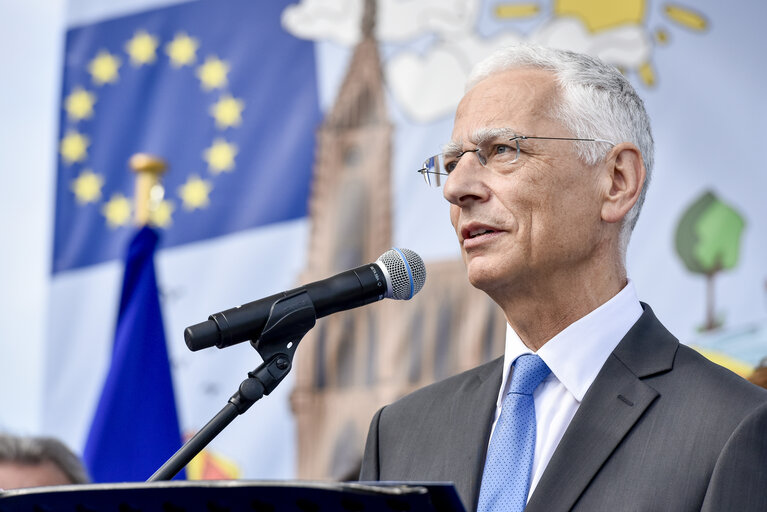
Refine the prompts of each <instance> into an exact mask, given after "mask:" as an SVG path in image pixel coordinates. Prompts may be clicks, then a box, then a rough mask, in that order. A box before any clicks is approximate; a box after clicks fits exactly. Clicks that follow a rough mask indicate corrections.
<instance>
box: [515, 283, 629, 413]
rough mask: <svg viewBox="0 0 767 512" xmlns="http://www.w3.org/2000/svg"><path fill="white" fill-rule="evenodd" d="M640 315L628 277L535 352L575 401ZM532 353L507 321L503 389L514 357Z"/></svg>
mask: <svg viewBox="0 0 767 512" xmlns="http://www.w3.org/2000/svg"><path fill="white" fill-rule="evenodd" d="M641 315H642V306H641V304H639V299H638V298H637V294H636V290H635V289H634V283H633V282H632V281H631V280H630V279H629V280H628V283H627V284H626V286H625V287H623V289H622V290H621V291H620V292H618V294H617V295H615V296H614V297H613V298H611V299H610V300H608V301H607V302H605V303H604V304H602V305H601V306H599V307H598V308H597V309H595V310H594V311H592V312H591V313H589V314H588V315H586V316H584V317H582V318H580V319H579V320H577V321H575V322H573V323H572V324H570V325H569V326H567V327H566V328H565V329H564V330H562V331H560V332H559V334H557V335H556V336H554V337H553V338H551V339H550V340H549V341H548V342H546V343H545V344H544V345H543V346H542V347H541V348H540V349H539V350H538V352H537V354H538V356H540V358H541V359H543V362H544V363H546V365H547V366H548V367H549V368H550V369H551V374H550V375H549V376H548V377H547V379H551V378H552V377H556V378H557V379H558V380H559V381H560V382H561V383H562V384H563V385H564V386H565V388H567V390H568V391H569V392H570V393H571V394H572V395H573V396H574V397H575V399H576V400H577V401H578V402H580V401H581V400H583V396H584V395H585V394H586V391H587V390H588V389H589V387H590V386H591V383H592V382H594V379H595V378H596V376H597V373H599V370H600V369H601V368H602V366H603V365H604V363H605V361H607V358H608V357H609V356H610V354H611V353H612V351H613V350H615V347H616V346H618V343H620V341H621V340H622V339H623V337H624V336H625V335H626V333H627V332H628V331H629V329H631V326H633V325H634V324H635V323H636V321H637V320H638V319H639V317H640V316H641ZM532 353H533V351H532V350H530V349H529V348H528V347H527V346H526V345H525V344H524V343H522V340H521V339H520V338H519V336H518V335H517V333H516V332H514V329H512V328H511V326H510V325H508V324H507V325H506V349H505V352H504V361H503V382H502V383H501V389H502V390H505V389H506V385H507V380H508V376H509V368H510V367H511V364H512V363H513V362H514V360H515V359H516V358H517V357H519V356H520V355H522V354H532ZM503 394H504V393H501V396H503Z"/></svg>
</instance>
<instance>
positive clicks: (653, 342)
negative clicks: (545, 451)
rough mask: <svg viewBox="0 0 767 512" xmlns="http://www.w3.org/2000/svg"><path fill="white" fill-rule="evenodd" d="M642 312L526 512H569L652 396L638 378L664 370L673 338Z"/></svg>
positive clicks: (605, 368) (668, 366) (646, 311)
mask: <svg viewBox="0 0 767 512" xmlns="http://www.w3.org/2000/svg"><path fill="white" fill-rule="evenodd" d="M642 307H643V308H644V313H643V314H642V316H641V317H640V319H639V320H638V321H637V323H636V324H635V325H634V326H633V327H632V328H631V330H630V331H629V332H628V333H627V334H626V336H625V337H624V338H623V340H621V342H620V343H619V344H618V347H616V349H615V351H614V352H613V353H612V354H611V355H610V357H609V358H608V359H607V361H606V362H605V364H604V366H603V367H602V369H601V370H600V372H599V374H598V375H597V378H596V379H595V380H594V382H593V384H592V385H591V387H590V388H589V390H588V392H587V393H586V395H585V396H584V398H583V402H582V403H581V405H580V407H579V408H578V412H577V413H576V414H575V416H574V417H573V420H572V422H571V423H570V426H569V427H568V429H567V431H566V432H565V434H564V436H563V437H562V441H561V442H560V443H559V446H558V447H557V449H556V451H555V452H554V455H553V456H552V458H551V461H549V464H548V466H547V467H546V470H545V471H544V473H543V476H542V477H541V480H540V482H539V483H538V485H537V487H536V488H535V492H534V493H533V495H532V496H531V499H530V501H529V503H528V505H527V508H526V509H525V510H526V512H536V511H540V512H543V511H550V510H570V509H571V508H572V507H573V505H574V504H575V502H576V501H577V500H578V498H579V497H580V495H581V494H582V493H583V491H584V490H585V489H586V487H587V486H588V485H589V483H590V482H591V480H592V479H593V478H594V476H595V475H596V474H597V472H598V471H599V470H600V468H601V467H602V466H603V465H604V463H605V461H606V460H607V459H608V458H609V457H610V454H612V452H613V451H614V450H615V448H616V447H617V446H618V444H619V443H620V442H621V440H622V439H623V438H624V437H625V436H626V435H627V434H628V432H629V431H630V430H631V428H632V427H633V426H634V424H635V423H636V422H637V421H638V420H639V419H640V418H641V417H642V415H643V414H644V413H645V411H646V410H647V408H648V407H649V406H650V404H651V403H652V402H653V401H654V400H655V399H656V398H657V397H658V393H657V391H655V390H654V389H653V388H651V387H650V386H648V385H647V384H645V383H644V382H642V378H644V377H647V376H649V375H653V374H657V373H659V372H664V371H668V370H670V369H671V367H672V364H673V359H674V355H675V353H676V349H677V347H678V342H677V341H676V339H675V338H674V337H673V336H672V335H671V334H670V333H669V332H668V331H667V330H666V329H665V328H664V327H663V326H662V325H661V323H660V322H659V321H658V320H657V319H656V318H655V315H654V314H653V312H652V310H651V309H650V307H649V306H647V305H646V304H642Z"/></svg>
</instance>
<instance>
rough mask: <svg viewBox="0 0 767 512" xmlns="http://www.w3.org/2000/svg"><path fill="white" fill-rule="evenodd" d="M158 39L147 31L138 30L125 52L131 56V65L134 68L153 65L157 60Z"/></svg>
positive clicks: (126, 46) (127, 44)
mask: <svg viewBox="0 0 767 512" xmlns="http://www.w3.org/2000/svg"><path fill="white" fill-rule="evenodd" d="M159 44H160V43H159V42H158V41H157V38H156V37H154V36H153V35H150V34H149V33H148V32H147V31H146V30H138V31H136V33H135V34H134V35H133V38H131V40H130V41H128V42H127V43H125V51H126V52H128V55H130V63H131V64H133V65H134V66H141V65H142V64H151V63H152V62H154V61H155V59H157V53H156V52H157V45H159Z"/></svg>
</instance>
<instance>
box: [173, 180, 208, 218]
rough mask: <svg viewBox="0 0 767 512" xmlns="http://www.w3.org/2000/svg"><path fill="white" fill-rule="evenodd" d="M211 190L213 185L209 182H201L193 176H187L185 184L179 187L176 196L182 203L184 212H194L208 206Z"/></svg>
mask: <svg viewBox="0 0 767 512" xmlns="http://www.w3.org/2000/svg"><path fill="white" fill-rule="evenodd" d="M211 190H213V185H211V184H210V182H209V181H206V180H201V179H200V178H199V177H198V176H195V175H194V174H193V175H191V176H189V178H188V179H187V180H186V183H184V184H183V185H182V186H181V187H179V189H178V195H180V196H181V200H182V201H183V202H184V209H185V210H196V209H197V208H205V207H206V206H208V204H210V198H209V197H208V195H209V194H210V191H211Z"/></svg>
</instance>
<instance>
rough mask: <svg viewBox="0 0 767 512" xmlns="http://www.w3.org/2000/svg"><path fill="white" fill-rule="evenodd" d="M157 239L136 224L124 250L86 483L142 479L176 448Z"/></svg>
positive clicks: (87, 457) (177, 435)
mask: <svg viewBox="0 0 767 512" xmlns="http://www.w3.org/2000/svg"><path fill="white" fill-rule="evenodd" d="M158 239H159V238H158V235H157V233H156V232H155V231H154V230H152V229H151V228H149V227H144V228H142V229H140V230H139V231H138V232H137V233H136V235H135V236H134V238H133V240H132V241H131V243H130V246H129V248H128V254H127V257H126V260H125V275H124V278H123V288H122V296H121V298H120V311H119V314H118V317H117V327H116V329H115V341H114V347H113V349H112V361H111V364H110V367H109V372H108V374H107V378H106V382H105V383H104V388H103V390H102V392H101V398H100V400H99V403H98V407H97V409H96V414H95V416H94V419H93V423H92V424H91V429H90V433H89V434H88V440H87V442H86V444H85V452H84V454H83V458H84V461H85V464H86V466H87V468H88V472H89V473H90V475H91V478H92V479H93V481H94V482H140V481H144V480H146V479H147V478H149V477H150V476H152V474H153V473H154V472H155V471H156V470H157V469H159V468H160V466H162V464H163V463H164V462H165V461H166V460H167V459H168V458H169V457H170V456H171V455H173V454H174V453H175V452H176V450H178V449H179V448H180V447H181V432H180V429H179V423H178V415H177V413H176V401H175V396H174V393H173V379H172V377H171V371H170V363H169V360H168V350H167V347H166V344H165V331H164V329H163V322H162V313H161V310H160V300H159V297H158V293H157V279H156V277H155V270H154V252H155V248H156V247H157V242H158ZM181 475H183V473H181Z"/></svg>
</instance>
